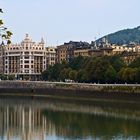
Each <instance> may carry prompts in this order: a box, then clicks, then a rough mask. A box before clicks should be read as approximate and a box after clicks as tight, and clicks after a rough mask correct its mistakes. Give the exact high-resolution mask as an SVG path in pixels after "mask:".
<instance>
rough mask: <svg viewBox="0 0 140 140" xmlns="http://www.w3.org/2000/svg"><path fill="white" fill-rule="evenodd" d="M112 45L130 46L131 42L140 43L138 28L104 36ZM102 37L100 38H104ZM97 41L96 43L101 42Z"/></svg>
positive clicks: (139, 29) (139, 28) (139, 27)
mask: <svg viewBox="0 0 140 140" xmlns="http://www.w3.org/2000/svg"><path fill="white" fill-rule="evenodd" d="M104 37H106V38H107V39H108V41H109V42H110V43H112V44H119V45H122V44H130V43H132V42H135V43H140V26H138V27H136V28H133V29H125V30H120V31H118V32H115V33H112V34H109V35H106V36H104ZM104 37H102V38H104ZM102 38H100V39H98V40H97V42H99V41H101V40H102Z"/></svg>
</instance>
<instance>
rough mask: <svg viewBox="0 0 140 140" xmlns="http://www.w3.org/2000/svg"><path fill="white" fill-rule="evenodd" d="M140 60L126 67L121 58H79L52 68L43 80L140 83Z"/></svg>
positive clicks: (44, 73)
mask: <svg viewBox="0 0 140 140" xmlns="http://www.w3.org/2000/svg"><path fill="white" fill-rule="evenodd" d="M139 60H140V58H137V59H136V60H135V61H133V62H132V63H131V64H130V65H129V66H126V65H125V64H124V62H123V61H122V59H121V58H120V57H119V56H104V57H91V58H88V57H87V58H84V57H81V56H79V57H77V58H74V59H73V60H72V61H71V62H69V63H67V62H63V63H62V64H55V65H54V66H50V67H49V68H48V69H47V70H45V71H44V72H43V73H42V78H43V80H49V81H65V80H66V79H71V80H73V81H75V82H88V83H95V82H96V83H140V61H139Z"/></svg>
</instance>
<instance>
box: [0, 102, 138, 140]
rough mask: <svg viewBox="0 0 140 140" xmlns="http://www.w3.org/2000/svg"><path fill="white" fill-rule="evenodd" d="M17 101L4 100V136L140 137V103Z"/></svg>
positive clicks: (2, 139)
mask: <svg viewBox="0 0 140 140" xmlns="http://www.w3.org/2000/svg"><path fill="white" fill-rule="evenodd" d="M15 102H16V101H15V100H12V101H3V100H0V140H46V139H47V140H52V138H53V139H61V138H62V139H65V138H66V139H79V140H80V139H87V140H91V139H112V138H116V139H117V138H118V137H119V138H122V139H124V138H125V139H126V138H131V137H133V138H136V139H139V138H140V132H139V130H140V107H139V104H138V105H137V106H136V107H134V108H137V109H136V110H134V109H133V108H132V109H130V107H129V110H128V108H125V109H120V108H116V107H115V108H111V107H108V106H106V107H105V104H104V106H103V107H102V106H97V105H96V106H95V105H91V106H89V105H85V104H84V105H82V104H74V103H62V102H57V103H56V102H47V101H45V102H40V101H36V102H34V101H26V102H23V101H17V102H16V103H15ZM123 106H124V105H123ZM127 106H128V104H127ZM130 106H131V107H132V105H131V104H130ZM120 136H121V137H120Z"/></svg>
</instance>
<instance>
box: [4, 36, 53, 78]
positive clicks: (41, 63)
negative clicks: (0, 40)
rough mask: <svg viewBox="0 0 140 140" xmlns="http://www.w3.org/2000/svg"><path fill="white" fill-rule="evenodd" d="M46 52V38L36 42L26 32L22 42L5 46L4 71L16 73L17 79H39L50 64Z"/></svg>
mask: <svg viewBox="0 0 140 140" xmlns="http://www.w3.org/2000/svg"><path fill="white" fill-rule="evenodd" d="M46 54H47V49H46V47H45V43H44V40H43V39H41V41H40V42H39V43H35V42H33V41H32V40H31V39H30V38H29V36H28V34H26V37H25V39H24V40H23V41H22V42H21V43H20V44H10V45H8V46H6V47H5V59H4V60H5V66H4V67H5V68H4V73H5V74H6V75H10V74H11V75H12V74H14V75H15V77H16V78H17V79H28V80H39V79H40V78H41V72H42V71H44V70H46V67H47V65H48V64H47V60H48V58H47V55H46ZM53 54H55V52H53ZM54 63H55V62H54ZM50 64H51V63H50Z"/></svg>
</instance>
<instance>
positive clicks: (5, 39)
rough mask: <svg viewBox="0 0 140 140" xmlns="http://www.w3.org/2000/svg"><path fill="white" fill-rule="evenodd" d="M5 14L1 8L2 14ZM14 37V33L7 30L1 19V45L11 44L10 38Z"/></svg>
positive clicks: (0, 12)
mask: <svg viewBox="0 0 140 140" xmlns="http://www.w3.org/2000/svg"><path fill="white" fill-rule="evenodd" d="M2 13H3V10H2V9H1V8H0V14H2ZM11 36H12V32H11V31H8V30H7V28H6V27H5V26H4V22H3V20H2V19H0V41H1V45H4V44H10V43H11V41H10V38H11Z"/></svg>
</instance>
